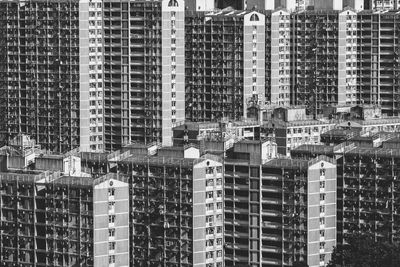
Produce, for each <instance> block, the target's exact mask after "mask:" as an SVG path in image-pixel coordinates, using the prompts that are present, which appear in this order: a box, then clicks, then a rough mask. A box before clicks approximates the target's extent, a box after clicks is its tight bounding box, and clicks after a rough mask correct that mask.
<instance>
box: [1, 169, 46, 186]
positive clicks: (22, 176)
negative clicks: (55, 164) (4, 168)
mask: <svg viewBox="0 0 400 267" xmlns="http://www.w3.org/2000/svg"><path fill="white" fill-rule="evenodd" d="M49 173H50V172H48V171H42V172H39V171H22V170H19V171H17V170H16V171H14V170H10V171H9V172H0V182H1V181H11V182H19V183H32V182H36V181H39V180H43V179H44V178H45V177H47V176H48V175H49Z"/></svg>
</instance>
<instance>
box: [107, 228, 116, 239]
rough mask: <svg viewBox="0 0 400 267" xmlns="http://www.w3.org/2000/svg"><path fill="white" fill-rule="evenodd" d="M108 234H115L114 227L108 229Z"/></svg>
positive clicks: (110, 235)
mask: <svg viewBox="0 0 400 267" xmlns="http://www.w3.org/2000/svg"><path fill="white" fill-rule="evenodd" d="M108 236H109V237H114V236H115V229H108Z"/></svg>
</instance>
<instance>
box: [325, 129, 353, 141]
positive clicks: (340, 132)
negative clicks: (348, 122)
mask: <svg viewBox="0 0 400 267" xmlns="http://www.w3.org/2000/svg"><path fill="white" fill-rule="evenodd" d="M359 134H360V130H359V129H354V128H352V129H332V130H329V131H327V132H325V133H322V134H321V137H324V136H332V137H346V138H348V139H349V138H351V137H355V136H358V135H359Z"/></svg>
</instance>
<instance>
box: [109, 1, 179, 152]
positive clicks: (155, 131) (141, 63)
mask: <svg viewBox="0 0 400 267" xmlns="http://www.w3.org/2000/svg"><path fill="white" fill-rule="evenodd" d="M103 11H104V13H103V20H104V60H105V61H104V102H105V103H104V104H105V114H104V117H105V118H104V119H105V144H106V149H107V150H115V149H118V148H120V147H121V144H129V143H131V142H132V141H138V142H143V143H151V142H154V141H156V142H161V143H162V144H163V145H170V144H172V125H174V124H175V123H176V122H178V121H182V120H184V118H185V115H184V114H185V109H184V60H185V59H184V2H183V1H182V0H163V1H122V2H113V1H104V9H103Z"/></svg>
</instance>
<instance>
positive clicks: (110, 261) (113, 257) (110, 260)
mask: <svg viewBox="0 0 400 267" xmlns="http://www.w3.org/2000/svg"><path fill="white" fill-rule="evenodd" d="M108 263H109V264H114V263H115V255H110V256H108Z"/></svg>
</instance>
